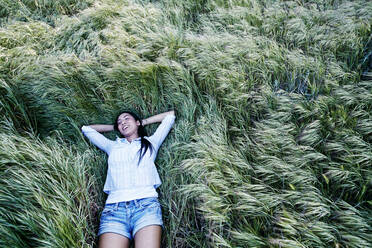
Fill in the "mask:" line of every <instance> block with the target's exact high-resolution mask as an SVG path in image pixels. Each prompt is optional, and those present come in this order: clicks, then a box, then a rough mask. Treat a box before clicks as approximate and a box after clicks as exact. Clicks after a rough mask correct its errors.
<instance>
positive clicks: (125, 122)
mask: <svg viewBox="0 0 372 248" xmlns="http://www.w3.org/2000/svg"><path fill="white" fill-rule="evenodd" d="M117 124H118V130H119V132H120V133H121V134H122V135H123V136H124V137H130V136H132V135H135V136H138V127H139V126H140V125H141V123H140V121H136V120H135V119H134V117H133V116H132V115H130V114H128V113H122V114H120V115H119V117H118V122H117Z"/></svg>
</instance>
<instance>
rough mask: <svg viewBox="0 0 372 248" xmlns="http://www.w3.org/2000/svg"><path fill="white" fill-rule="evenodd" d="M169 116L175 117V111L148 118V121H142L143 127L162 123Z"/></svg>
mask: <svg viewBox="0 0 372 248" xmlns="http://www.w3.org/2000/svg"><path fill="white" fill-rule="evenodd" d="M167 115H175V112H174V110H171V111H168V112H164V113H161V114H157V115H154V116H151V117H148V118H146V119H143V120H142V125H143V126H145V125H149V124H152V123H156V122H162V120H163V119H164V118H165V117H166V116H167Z"/></svg>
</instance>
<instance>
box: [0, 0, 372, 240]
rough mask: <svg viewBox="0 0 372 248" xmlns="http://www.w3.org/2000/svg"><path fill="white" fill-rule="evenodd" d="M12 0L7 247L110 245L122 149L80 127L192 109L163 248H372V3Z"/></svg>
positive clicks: (167, 147) (181, 116) (167, 197)
mask: <svg viewBox="0 0 372 248" xmlns="http://www.w3.org/2000/svg"><path fill="white" fill-rule="evenodd" d="M0 9H1V10H0V72H1V73H0V93H1V94H0V114H1V115H2V116H3V120H2V122H1V125H0V136H1V139H0V140H1V141H0V148H1V149H0V153H1V156H0V161H1V162H0V171H1V173H0V184H1V189H0V209H1V211H0V213H1V214H0V223H1V225H0V226H1V227H0V246H1V247H96V246H97V241H98V240H97V236H96V234H97V231H98V225H99V216H100V213H101V210H102V208H103V204H104V201H105V197H106V196H105V195H104V193H103V192H102V187H103V182H104V179H105V173H106V164H107V161H106V157H105V155H104V153H103V152H101V151H99V150H98V149H96V148H95V147H93V146H92V145H91V144H89V142H87V141H86V140H85V139H84V137H83V136H82V135H81V132H80V126H81V125H83V124H92V123H112V122H113V118H114V116H115V114H116V113H117V112H118V111H120V110H121V109H123V108H133V109H135V110H137V111H138V112H140V113H141V114H142V116H143V117H148V116H150V115H153V114H156V113H159V112H163V111H166V110H170V109H175V110H176V112H177V121H176V123H175V126H174V128H173V130H172V131H171V133H170V134H169V136H168V137H167V139H166V140H165V142H164V144H163V146H162V149H161V150H160V152H159V154H158V159H157V161H156V164H157V167H158V170H159V173H160V175H161V178H162V182H163V184H162V186H161V187H160V189H159V196H160V202H161V205H162V209H163V220H164V223H165V232H163V239H162V246H163V247H369V246H371V244H372V236H371V233H372V228H371V225H372V223H371V204H372V202H371V197H372V196H371V187H372V185H371V181H372V177H371V175H372V173H371V162H370V161H371V159H372V153H371V150H372V149H371V141H372V131H371V130H372V126H371V123H372V117H371V111H372V100H371V99H372V91H371V90H372V88H371V87H372V86H371V85H372V82H371V81H361V73H362V70H363V71H365V70H368V68H367V67H368V65H367V63H366V61H368V60H369V57H368V56H369V54H371V51H370V45H368V44H370V42H371V26H372V18H371V17H372V16H371V15H372V14H371V13H372V5H371V3H370V1H362V0H358V1H341V0H340V1H322V0H314V1H270V0H265V1H257V0H249V1H235V0H232V1H194V0H189V1H173V0H163V1H145V0H144V1H140V0H137V1H132V0H120V1H111V0H97V1H1V0H0ZM366 68H367V69H366ZM147 129H148V132H149V133H152V132H154V131H155V129H156V125H151V126H149V127H147ZM107 135H108V137H110V138H115V135H116V134H115V133H111V134H107Z"/></svg>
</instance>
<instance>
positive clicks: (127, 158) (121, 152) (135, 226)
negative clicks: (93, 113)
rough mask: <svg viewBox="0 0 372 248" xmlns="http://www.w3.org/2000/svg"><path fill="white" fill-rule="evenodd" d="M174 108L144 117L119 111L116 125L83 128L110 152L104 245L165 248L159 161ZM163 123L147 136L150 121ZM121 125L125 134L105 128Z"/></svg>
mask: <svg viewBox="0 0 372 248" xmlns="http://www.w3.org/2000/svg"><path fill="white" fill-rule="evenodd" d="M175 118H176V116H175V113H174V111H173V110H172V111H169V112H165V113H162V114H158V115H154V116H152V117H149V118H147V119H144V120H141V119H140V118H139V117H138V116H137V115H136V114H135V113H133V112H130V111H125V112H122V113H121V114H119V115H118V116H117V118H116V121H115V124H114V125H90V126H83V127H82V128H81V129H82V131H83V133H84V135H85V136H86V137H87V138H88V139H89V140H90V141H91V142H92V143H93V144H95V145H96V146H97V147H98V148H100V149H101V150H103V151H105V152H106V153H107V154H108V169H107V176H106V182H105V185H104V188H103V191H104V192H105V193H107V194H108V197H107V200H106V203H105V208H104V209H103V211H102V215H101V219H100V226H99V231H98V236H99V242H98V246H99V248H106V247H110V248H115V247H120V248H121V247H129V243H130V241H131V240H132V239H133V237H134V242H135V247H136V248H141V247H146V248H149V247H160V242H161V232H162V227H163V222H162V216H161V208H160V203H159V201H158V198H157V197H158V193H157V192H156V188H157V187H159V186H160V184H161V181H160V178H159V175H158V172H157V170H156V167H155V164H154V161H155V158H156V155H157V152H158V150H159V147H160V145H161V144H162V142H163V141H164V139H165V137H166V136H167V135H168V133H169V131H170V129H171V128H172V126H173V124H174V120H175ZM156 122H161V124H160V125H159V127H158V128H157V129H156V131H155V133H154V134H153V135H151V136H149V137H148V136H146V132H145V129H144V126H145V125H149V124H151V123H156ZM114 129H116V130H117V131H119V132H120V133H121V135H122V136H123V138H116V140H110V139H107V138H106V137H105V136H103V135H102V134H101V132H108V131H113V130H114Z"/></svg>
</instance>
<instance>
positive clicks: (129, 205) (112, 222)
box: [98, 197, 164, 240]
mask: <svg viewBox="0 0 372 248" xmlns="http://www.w3.org/2000/svg"><path fill="white" fill-rule="evenodd" d="M148 225H160V226H161V227H162V228H164V226H163V220H162V215H161V207H160V203H159V201H158V198H157V197H147V198H142V199H135V200H132V201H122V202H117V203H107V204H106V205H105V208H104V209H103V211H102V214H101V218H100V224H99V230H98V236H99V235H101V234H102V233H106V232H113V233H118V234H121V235H124V236H125V237H127V238H129V240H132V239H133V237H134V235H135V234H136V232H137V231H138V230H139V229H141V228H142V227H145V226H148Z"/></svg>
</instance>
